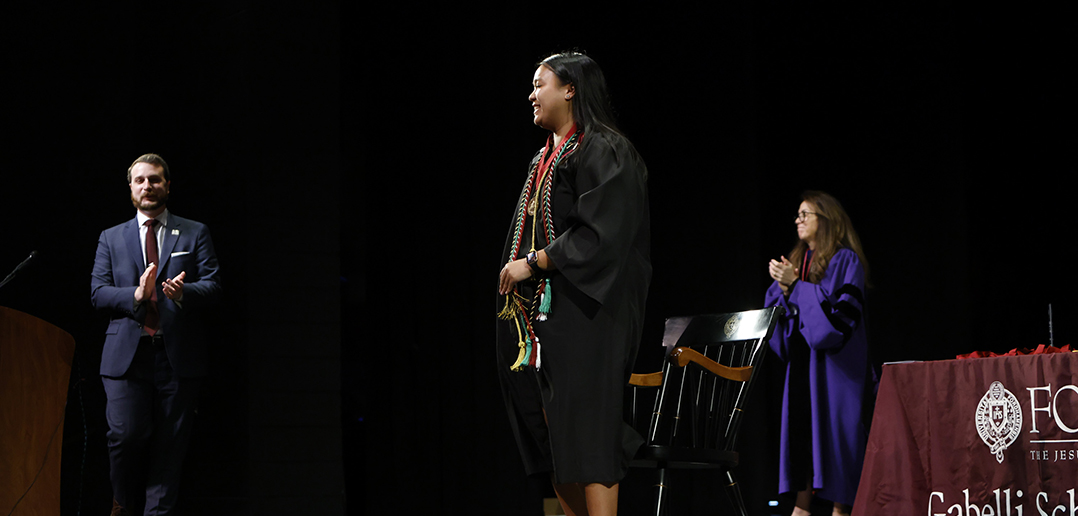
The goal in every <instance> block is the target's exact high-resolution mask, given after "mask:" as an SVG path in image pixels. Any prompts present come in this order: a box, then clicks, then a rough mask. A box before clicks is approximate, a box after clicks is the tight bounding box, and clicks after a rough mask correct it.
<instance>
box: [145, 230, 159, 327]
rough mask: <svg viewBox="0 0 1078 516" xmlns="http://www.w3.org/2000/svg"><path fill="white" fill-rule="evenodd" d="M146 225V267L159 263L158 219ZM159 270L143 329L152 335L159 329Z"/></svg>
mask: <svg viewBox="0 0 1078 516" xmlns="http://www.w3.org/2000/svg"><path fill="white" fill-rule="evenodd" d="M143 225H144V226H146V267H147V268H149V266H150V264H151V263H153V264H156V263H157V229H156V228H155V227H154V226H156V225H157V219H150V220H147V221H146V222H145V223H143ZM157 272H158V271H156V270H155V271H154V278H153V281H151V282H150V286H151V289H150V304H149V306H147V307H146V322H145V324H144V325H143V326H142V329H144V330H146V333H149V334H150V336H151V337H152V336H153V335H154V334H155V333H157V330H158V326H157V325H158V317H159V316H158V313H157Z"/></svg>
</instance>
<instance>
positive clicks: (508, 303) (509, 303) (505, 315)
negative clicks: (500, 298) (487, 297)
mask: <svg viewBox="0 0 1078 516" xmlns="http://www.w3.org/2000/svg"><path fill="white" fill-rule="evenodd" d="M516 315H517V304H516V303H514V302H513V293H509V294H506V296H505V308H502V311H501V312H498V318H499V319H504V320H506V321H508V320H510V319H516ZM519 332H520V330H519V328H518V329H517V333H519Z"/></svg>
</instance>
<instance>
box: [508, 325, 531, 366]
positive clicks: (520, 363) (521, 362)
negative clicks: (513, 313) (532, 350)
mask: <svg viewBox="0 0 1078 516" xmlns="http://www.w3.org/2000/svg"><path fill="white" fill-rule="evenodd" d="M513 321H514V322H515V323H516V326H517V335H518V336H520V337H519V338H520V341H518V342H517V346H519V347H520V354H518V355H517V361H516V362H514V363H513V365H511V366H509V370H511V371H521V370H523V369H524V361H525V359H527V358H528V357H527V355H526V353H525V351H526V350H527V348H526V346H525V344H524V337H523V335H524V334H523V333H521V332H520V321H518V320H517V319H515V318H514V319H513Z"/></svg>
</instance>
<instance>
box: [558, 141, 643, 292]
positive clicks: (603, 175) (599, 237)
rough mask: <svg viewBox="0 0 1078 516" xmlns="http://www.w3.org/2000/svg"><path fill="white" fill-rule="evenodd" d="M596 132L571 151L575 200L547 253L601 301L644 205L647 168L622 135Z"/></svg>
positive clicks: (628, 253)
mask: <svg viewBox="0 0 1078 516" xmlns="http://www.w3.org/2000/svg"><path fill="white" fill-rule="evenodd" d="M612 140H613V138H611V137H607V136H606V135H597V136H596V137H595V140H594V141H592V142H590V144H589V146H588V147H587V148H586V149H585V150H584V154H582V155H578V156H577V163H576V171H575V175H574V177H572V178H570V179H569V180H570V181H572V182H573V186H574V191H575V192H577V196H576V202H575V204H574V206H573V207H572V209H571V211H570V212H569V216H568V217H567V218H566V226H567V227H566V229H565V231H564V232H562V233H561V235H559V236H558V237H557V238H556V239H555V240H554V241H553V242H551V244H550V245H548V246H546V249H545V250H546V254H547V256H548V257H549V258H550V259H551V260H552V261H553V262H554V265H555V266H556V267H557V269H558V271H559V272H560V273H561V274H563V275H564V276H565V277H566V278H567V279H568V280H569V281H570V282H571V283H572V284H573V286H574V287H576V288H578V289H580V291H582V292H584V293H585V294H587V296H588V297H590V298H592V299H593V300H595V301H596V302H598V303H600V304H602V303H604V302H605V301H606V300H607V297H608V295H609V294H610V293H611V291H612V290H613V289H614V286H615V284H616V283H617V280H618V278H619V276H620V274H621V273H622V270H623V269H624V268H625V265H626V262H627V261H628V260H631V259H634V257H633V256H632V253H634V252H635V251H634V249H633V244H634V240H635V238H636V235H638V234H639V230H640V229H641V228H640V226H641V224H644V223H645V222H644V221H645V220H646V218H645V217H644V216H643V215H644V214H645V213H646V210H647V169H646V167H645V166H644V163H643V160H641V159H640V157H639V155H637V154H636V152H635V150H634V149H633V148H632V146H631V144H629V143H628V142H627V141H612Z"/></svg>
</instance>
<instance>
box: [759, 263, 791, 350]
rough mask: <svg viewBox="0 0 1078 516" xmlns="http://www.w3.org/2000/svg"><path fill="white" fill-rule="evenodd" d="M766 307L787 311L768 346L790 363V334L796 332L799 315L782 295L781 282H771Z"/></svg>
mask: <svg viewBox="0 0 1078 516" xmlns="http://www.w3.org/2000/svg"><path fill="white" fill-rule="evenodd" d="M764 306H765V307H767V308H771V307H773V306H781V307H782V308H784V309H785V310H786V311H785V313H783V314H782V315H781V316H779V321H778V323H776V326H775V332H774V333H773V334H772V335H771V340H770V341H768V345H770V346H771V350H772V351H774V352H775V354H776V355H778V357H779V359H780V360H782V361H783V362H788V361H789V358H788V357H789V354H788V353H787V350H788V349H789V348H788V342H789V339H790V334H791V333H792V332H793V331H794V322H795V321H797V313H796V312H794V311H793V310H791V309H790V304H789V303H787V302H786V296H783V295H782V287H780V286H779V282H777V281H773V282H771V286H770V287H768V289H767V293H766V294H764Z"/></svg>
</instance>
